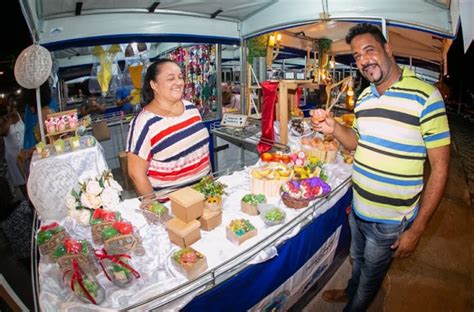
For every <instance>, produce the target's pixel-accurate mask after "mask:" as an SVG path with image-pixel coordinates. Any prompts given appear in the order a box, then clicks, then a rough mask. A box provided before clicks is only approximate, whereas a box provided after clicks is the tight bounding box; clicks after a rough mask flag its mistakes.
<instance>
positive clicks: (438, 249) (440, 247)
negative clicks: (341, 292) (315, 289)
mask: <svg viewBox="0 0 474 312" xmlns="http://www.w3.org/2000/svg"><path fill="white" fill-rule="evenodd" d="M450 125H451V132H452V136H453V138H454V144H453V148H452V154H451V162H450V170H449V176H448V185H447V189H446V192H445V195H444V197H443V200H442V202H441V204H440V207H439V208H438V210H437V211H436V213H435V215H434V216H433V218H432V220H431V222H430V225H429V227H428V229H427V231H426V232H425V233H424V235H423V237H422V239H421V241H420V244H419V246H418V248H417V250H416V252H415V254H414V255H413V256H411V257H409V258H407V259H404V260H398V259H395V260H394V262H393V264H392V266H391V268H390V270H389V273H388V275H387V277H386V278H385V281H384V283H383V286H382V289H381V290H380V292H379V294H378V295H377V297H376V298H375V300H374V302H373V303H372V305H371V306H370V308H369V312H375V311H393V312H399V311H404V312H410V311H413V312H415V311H416V312H417V311H433V312H438V311H439V312H445V311H456V312H457V311H459V312H461V311H462V312H464V311H466V312H467V311H474V298H473V287H472V285H473V281H474V270H473V268H474V266H473V250H474V242H473V228H474V227H473V207H474V205H473V203H474V201H473V199H474V161H473V160H472V159H473V156H474V124H473V123H469V122H467V121H465V120H463V119H461V118H459V117H457V116H450ZM350 270H351V266H350V264H349V261H347V260H346V262H345V263H344V264H343V265H342V266H341V268H340V269H339V271H338V272H337V273H336V274H334V276H333V278H332V279H331V280H330V281H329V282H328V284H327V285H326V288H325V289H331V288H343V287H345V286H346V283H347V280H348V279H349V277H350ZM323 291H324V289H323ZM321 293H322V291H321V292H320V293H319V294H318V295H316V296H315V297H314V298H313V300H312V301H311V302H310V303H309V304H308V305H307V306H306V307H305V309H304V311H307V312H310V311H324V312H336V311H342V309H343V308H344V304H329V303H326V302H325V301H324V300H322V298H321Z"/></svg>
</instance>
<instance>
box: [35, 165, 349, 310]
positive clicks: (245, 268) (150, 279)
mask: <svg viewBox="0 0 474 312" xmlns="http://www.w3.org/2000/svg"><path fill="white" fill-rule="evenodd" d="M326 169H327V170H328V172H329V181H328V183H329V184H330V185H331V187H332V192H331V193H330V194H329V195H327V196H326V197H324V198H318V199H316V200H315V201H313V202H312V203H311V204H310V206H309V207H308V208H304V209H298V210H297V209H290V208H286V207H285V206H284V205H283V203H282V202H281V200H280V198H277V197H275V198H273V197H270V198H269V202H270V203H273V204H276V205H278V206H279V207H282V208H283V207H285V208H283V209H284V210H285V212H286V214H287V218H286V221H285V223H283V224H281V225H276V226H272V227H268V226H266V225H265V224H264V223H263V221H262V219H261V218H260V217H259V216H249V215H246V214H244V213H243V212H242V211H241V209H240V199H241V198H242V196H243V195H244V194H246V193H248V192H249V168H246V169H244V170H241V171H236V172H234V173H233V174H231V175H227V176H222V177H220V178H219V181H221V182H223V183H225V184H227V185H228V187H227V189H226V191H227V193H228V195H227V196H225V197H224V209H223V222H222V224H221V225H219V226H218V227H217V228H216V229H214V230H213V231H210V232H205V231H201V235H202V238H201V239H200V240H199V241H198V242H196V243H194V244H193V245H192V247H193V248H194V249H196V250H198V251H199V252H201V253H203V254H204V255H205V256H206V257H207V262H208V270H207V271H205V272H204V273H203V274H201V275H200V276H199V277H198V278H196V279H194V280H191V281H188V280H187V279H186V278H185V277H184V276H183V275H182V274H180V273H179V272H178V271H177V270H176V269H175V268H174V266H173V265H172V263H171V262H172V261H171V255H172V253H173V252H174V251H176V250H178V249H179V248H178V247H177V246H175V245H173V244H172V243H171V242H170V241H169V238H168V235H167V233H166V230H165V228H164V227H163V226H161V225H148V224H147V223H146V220H145V219H144V217H143V215H142V214H141V213H140V212H139V210H138V207H139V200H138V199H130V200H126V201H124V202H122V203H121V204H120V207H119V210H120V211H121V213H122V215H123V217H124V219H126V220H129V221H131V222H132V224H133V225H134V226H135V227H136V228H137V229H138V231H139V233H140V235H141V237H142V239H143V247H144V248H145V250H146V253H145V255H143V256H134V255H132V262H131V263H132V265H133V266H134V268H136V269H137V270H138V271H139V272H140V274H141V277H140V278H139V279H138V280H137V282H136V283H135V284H133V285H131V286H129V287H128V288H125V289H121V288H118V287H117V286H114V285H113V284H111V283H110V282H109V281H108V280H106V278H105V277H104V276H103V274H102V273H101V274H100V275H99V276H98V279H99V283H100V284H101V285H102V286H103V287H104V288H105V289H106V295H107V299H106V301H104V302H103V303H102V304H100V305H99V306H94V305H92V304H84V303H82V302H80V301H78V299H77V298H76V297H74V296H73V295H72V293H71V291H70V289H68V287H64V284H63V282H62V274H61V273H60V271H59V268H58V267H57V265H55V264H50V263H46V262H45V261H44V260H43V259H41V261H39V263H37V265H38V266H37V271H36V273H37V275H34V277H35V280H34V285H35V290H36V292H37V298H38V301H39V307H40V308H41V309H42V310H44V311H50V310H69V311H72V310H75V309H76V310H77V309H81V310H100V309H123V310H136V311H142V310H150V309H155V308H160V309H164V308H171V309H183V308H184V310H185V311H193V310H195V311H203V310H206V311H208V310H216V311H222V310H229V311H234V310H235V311H241V310H246V309H250V308H252V307H253V308H255V309H258V310H260V309H263V308H264V307H267V306H274V305H275V304H276V305H280V306H284V307H286V308H288V307H290V306H291V305H293V304H294V303H295V301H296V300H297V298H299V297H300V296H301V294H302V293H303V292H305V291H306V290H307V289H308V288H309V287H310V286H312V285H314V284H315V283H316V284H317V283H321V281H323V280H324V276H327V275H330V274H331V273H332V272H333V271H334V268H336V267H337V266H338V265H339V262H338V261H337V260H336V259H339V258H341V255H345V254H346V253H347V250H348V244H347V242H348V229H347V219H346V208H347V207H348V206H349V205H350V202H351V198H352V194H351V192H350V166H349V165H346V164H343V163H342V161H340V162H338V163H336V164H329V165H326ZM240 218H245V219H249V220H250V222H251V223H252V224H254V225H255V227H256V228H257V230H258V235H257V236H256V237H254V238H251V239H249V240H248V241H246V242H244V243H243V244H242V245H240V246H236V245H234V244H232V243H231V242H230V241H229V240H227V239H226V234H225V226H226V225H227V224H229V222H230V220H233V219H240ZM60 223H61V224H62V225H63V226H64V227H65V228H66V229H67V230H68V232H69V233H70V234H71V235H72V236H73V237H78V238H86V239H88V240H90V241H91V239H90V236H91V234H90V228H89V227H85V226H80V225H78V224H76V223H75V222H74V221H72V220H70V219H67V218H66V219H65V220H60ZM99 247H100V246H96V248H99ZM276 272H278V274H276ZM229 302H232V305H230V304H229Z"/></svg>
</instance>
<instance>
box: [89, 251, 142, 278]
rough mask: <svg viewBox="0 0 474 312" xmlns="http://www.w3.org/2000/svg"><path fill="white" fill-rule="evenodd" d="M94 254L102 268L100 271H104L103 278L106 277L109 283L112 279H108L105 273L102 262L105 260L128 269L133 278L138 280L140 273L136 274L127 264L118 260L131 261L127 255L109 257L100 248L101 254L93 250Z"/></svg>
mask: <svg viewBox="0 0 474 312" xmlns="http://www.w3.org/2000/svg"><path fill="white" fill-rule="evenodd" d="M94 254H95V256H96V258H97V260H99V264H100V266H101V268H102V271H104V274H105V276H106V277H107V279H108V280H109V281H111V280H112V279H111V278H110V276H109V274H108V273H107V270H106V269H105V268H104V264H103V260H105V259H109V260H110V261H112V262H114V263H116V264H118V265H121V266H122V267H124V268H126V269H128V270H129V271H130V272H131V273H132V274H133V276H135V278H140V273H138V272H137V271H136V270H134V269H133V268H132V267H131V266H129V265H128V264H127V263H125V262H123V261H122V260H120V258H127V259H131V258H132V257H130V256H129V255H127V254H116V255H109V254H108V253H107V251H106V250H105V249H104V248H102V252H100V251H97V250H95V251H94Z"/></svg>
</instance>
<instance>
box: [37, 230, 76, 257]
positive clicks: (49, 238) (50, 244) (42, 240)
mask: <svg viewBox="0 0 474 312" xmlns="http://www.w3.org/2000/svg"><path fill="white" fill-rule="evenodd" d="M68 238H69V234H68V233H67V232H66V231H65V230H64V228H63V227H62V226H60V225H59V224H58V223H56V222H53V223H50V224H47V225H43V226H42V227H41V228H40V230H39V232H38V234H37V235H36V242H37V243H38V247H39V251H40V254H41V255H42V256H45V257H46V258H47V260H48V262H51V261H52V259H51V255H52V254H53V252H54V251H55V250H56V249H57V248H58V247H59V246H60V245H61V244H62V243H63V242H64V240H65V239H68Z"/></svg>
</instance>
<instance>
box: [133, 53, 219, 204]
mask: <svg viewBox="0 0 474 312" xmlns="http://www.w3.org/2000/svg"><path fill="white" fill-rule="evenodd" d="M183 89H184V80H183V74H182V73H181V69H180V68H179V66H178V65H177V64H176V63H175V62H173V61H171V60H167V59H163V60H158V61H156V62H154V63H153V64H151V65H150V66H149V67H148V69H147V72H146V75H145V79H144V83H143V89H142V97H143V102H144V103H146V104H145V105H146V106H145V107H144V109H143V110H142V111H141V112H140V113H139V114H138V115H137V116H136V117H135V118H134V119H133V120H132V122H131V123H130V130H129V133H128V139H127V149H126V151H127V159H128V172H129V175H130V178H131V179H132V180H133V182H134V184H135V190H136V192H137V194H138V195H139V196H147V195H148V196H149V197H151V196H152V195H153V191H154V192H155V193H156V195H157V196H160V197H163V195H165V194H167V193H168V192H170V191H173V190H175V189H177V188H181V187H183V186H185V185H188V184H191V183H194V182H196V181H198V180H199V179H201V178H202V177H204V176H205V175H207V174H208V173H209V171H210V163H209V133H208V131H207V129H206V127H205V126H204V124H203V122H202V119H201V115H200V114H199V111H198V110H197V108H196V107H195V106H194V104H192V103H191V102H188V101H185V100H182V96H183Z"/></svg>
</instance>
